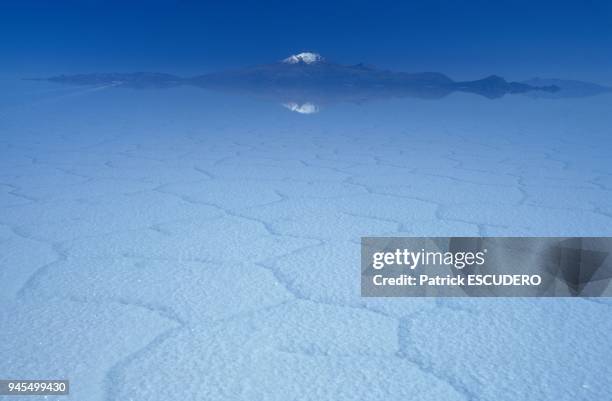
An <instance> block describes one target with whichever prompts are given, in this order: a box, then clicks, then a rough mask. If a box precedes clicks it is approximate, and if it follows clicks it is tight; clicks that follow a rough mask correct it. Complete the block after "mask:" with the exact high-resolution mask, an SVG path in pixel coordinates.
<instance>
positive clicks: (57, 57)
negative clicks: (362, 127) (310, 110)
mask: <svg viewBox="0 0 612 401" xmlns="http://www.w3.org/2000/svg"><path fill="white" fill-rule="evenodd" d="M10 3H11V1H2V3H1V5H0V38H1V39H0V54H1V59H0V60H1V61H2V62H1V63H0V73H2V74H3V75H7V74H8V75H15V74H17V75H19V74H23V75H31V74H54V73H61V72H67V73H70V72H92V71H134V70H154V71H165V72H175V73H183V74H190V73H198V72H205V71H210V70H215V69H222V68H228V67H238V66H242V65H245V64H247V65H249V64H257V63H263V62H269V61H273V60H278V59H280V58H283V57H285V56H287V55H289V54H291V53H296V52H299V51H302V50H314V51H317V52H319V53H321V54H322V55H324V56H326V57H327V58H328V59H332V60H334V61H338V62H343V63H357V62H361V61H363V62H366V63H370V64H376V65H379V66H382V67H386V68H393V69H402V70H406V71H423V70H435V71H440V72H444V73H447V74H448V75H450V76H452V77H454V78H477V77H481V76H483V75H487V74H492V73H496V74H499V75H502V76H505V77H506V78H509V79H523V78H530V77H532V76H536V75H537V76H545V77H559V78H578V79H584V80H592V81H596V82H600V83H607V84H612V2H611V1H588V0H582V1H571V2H570V1H562V0H559V1H554V2H553V1H540V2H538V1H535V0H534V1H524V0H517V1H505V0H490V1H484V0H478V1H450V0H433V1H417V2H410V1H406V2H399V1H398V2H390V1H385V0H378V1H359V0H354V1H336V2H331V1H318V0H293V1H290V0H284V1H264V0H259V1H243V2H230V1H226V2H224V1H222V0H219V1H215V2H199V3H196V2H188V1H174V2H172V1H162V0H157V1H155V0H153V1H141V2H128V1H127V0H126V1H124V2H109V1H96V0H90V1H61V0H56V1H39V2H36V1H31V0H22V1H18V0H15V1H13V3H14V4H10ZM128 3H129V4H128Z"/></svg>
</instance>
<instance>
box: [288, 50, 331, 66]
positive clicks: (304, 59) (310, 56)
mask: <svg viewBox="0 0 612 401" xmlns="http://www.w3.org/2000/svg"><path fill="white" fill-rule="evenodd" d="M321 61H323V57H321V55H320V54H317V53H311V52H303V53H299V54H294V55H292V56H289V57H287V58H286V59H284V60H283V63H287V64H297V63H305V64H314V63H319V62H321Z"/></svg>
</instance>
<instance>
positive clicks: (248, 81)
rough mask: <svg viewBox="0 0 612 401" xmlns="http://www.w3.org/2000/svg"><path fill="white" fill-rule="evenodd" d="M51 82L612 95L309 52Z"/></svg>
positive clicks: (286, 100)
mask: <svg viewBox="0 0 612 401" xmlns="http://www.w3.org/2000/svg"><path fill="white" fill-rule="evenodd" d="M46 80H48V81H52V82H60V83H67V84H78V85H113V86H117V87H128V88H138V89H146V88H169V87H175V86H180V85H192V86H197V87H201V88H205V89H210V90H218V91H226V92H236V93H245V94H252V95H256V96H263V97H268V98H274V99H276V100H279V101H281V102H282V103H283V104H285V105H287V104H296V105H300V104H304V103H311V104H316V103H325V102H330V101H364V100H370V99H373V98H390V97H417V98H428V99H436V98H441V97H444V96H446V95H448V94H450V93H452V92H469V93H474V94H477V95H481V96H484V97H486V98H489V99H494V98H499V97H502V96H504V95H506V94H518V93H521V94H529V95H533V96H541V97H560V96H565V95H572V96H580V94H583V95H582V96H585V94H586V96H588V95H593V94H598V93H603V92H606V91H610V88H606V87H603V86H600V85H596V84H590V83H586V82H579V81H564V80H556V79H552V80H551V79H548V80H547V79H539V78H538V79H533V80H529V81H524V82H508V81H506V80H505V79H503V78H501V77H499V76H496V75H491V76H489V77H486V78H483V79H479V80H475V81H464V82H457V81H453V80H452V79H450V78H449V77H448V76H446V75H444V74H441V73H437V72H421V73H407V72H396V71H388V70H382V69H378V68H375V67H371V66H367V65H364V64H357V65H343V64H336V63H331V62H328V61H327V60H325V59H324V58H323V57H321V56H320V55H319V54H316V53H310V52H305V53H299V54H296V55H292V56H289V57H287V58H285V59H283V60H281V61H279V62H275V63H270V64H264V65H257V66H253V67H247V68H242V69H237V70H231V71H221V72H214V73H209V74H204V75H198V76H194V77H188V78H183V77H178V76H174V75H170V74H162V73H150V72H136V73H100V74H78V75H60V76H56V77H51V78H47V79H46ZM294 108H295V107H294ZM294 108H292V109H294Z"/></svg>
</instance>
